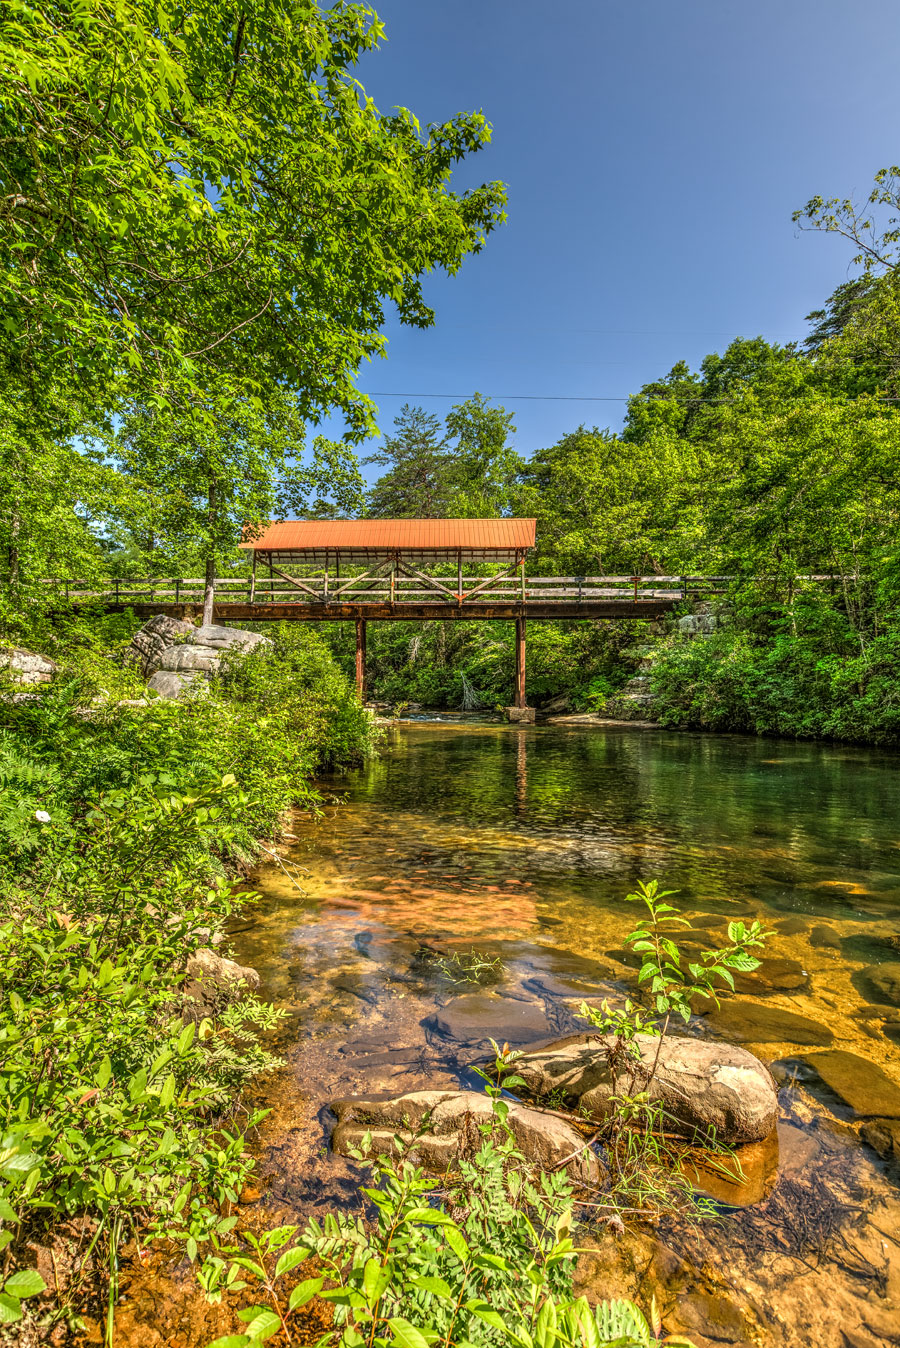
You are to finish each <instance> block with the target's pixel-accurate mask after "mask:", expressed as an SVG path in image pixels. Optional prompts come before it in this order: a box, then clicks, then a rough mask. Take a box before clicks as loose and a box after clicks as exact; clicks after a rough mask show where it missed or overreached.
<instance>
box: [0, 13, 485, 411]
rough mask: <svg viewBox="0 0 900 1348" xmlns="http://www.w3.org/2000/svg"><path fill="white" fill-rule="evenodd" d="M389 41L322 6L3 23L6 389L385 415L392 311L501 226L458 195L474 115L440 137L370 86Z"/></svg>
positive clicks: (404, 310)
mask: <svg viewBox="0 0 900 1348" xmlns="http://www.w3.org/2000/svg"><path fill="white" fill-rule="evenodd" d="M381 35H382V27H381V24H380V23H379V21H378V19H377V17H376V16H375V14H374V12H373V11H372V10H371V9H370V8H369V7H368V6H366V5H362V4H354V3H346V2H345V0H338V3H336V4H333V5H329V6H326V7H320V6H319V4H317V3H316V0H250V2H249V3H248V4H244V5H242V6H241V7H240V8H238V9H235V8H234V7H229V6H228V5H225V4H223V3H222V0H191V3H190V4H189V5H188V6H187V7H186V8H185V7H181V8H176V9H174V10H173V9H171V8H168V7H166V6H164V5H162V4H160V3H158V0H79V3H77V4H75V3H71V0H50V3H47V4H45V5H41V6H39V7H32V6H30V5H27V4H25V3H17V4H15V5H9V6H7V7H6V8H5V11H4V19H3V22H2V24H0V78H2V82H3V98H2V100H0V137H2V143H3V155H2V162H0V268H2V272H0V274H2V285H3V290H4V299H5V303H4V312H3V322H2V324H0V381H2V386H8V385H9V384H10V382H12V383H13V384H14V385H15V386H17V387H19V386H21V387H26V388H30V389H33V390H34V392H35V394H36V395H37V397H38V398H40V397H41V396H42V394H43V392H44V391H45V390H46V389H47V388H48V387H49V386H50V385H51V384H52V383H56V384H60V385H67V384H71V383H75V384H76V385H78V386H80V387H82V388H83V389H86V390H87V391H88V392H89V394H90V396H91V397H92V398H99V399H100V400H101V402H102V404H103V405H104V406H110V405H114V404H115V402H116V398H117V396H124V395H132V396H139V397H140V398H141V400H142V401H144V402H145V403H147V404H148V405H156V406H162V405H167V404H176V405H182V404H183V403H184V402H185V400H188V401H191V400H199V402H200V403H201V404H203V402H204V399H206V398H207V397H208V392H209V385H210V383H211V382H214V383H215V384H216V387H217V388H222V387H225V386H227V389H228V395H229V397H230V398H232V399H233V398H237V397H242V396H243V397H255V398H262V397H263V396H270V395H271V393H272V392H273V390H275V389H287V390H289V391H291V392H293V393H294V394H295V396H296V398H297V403H298V410H299V412H300V414H301V415H302V416H304V417H311V418H315V417H316V416H317V415H318V414H320V413H322V412H324V411H327V410H330V409H332V408H336V407H337V408H340V409H342V411H343V412H344V414H345V416H346V418H347V421H348V425H349V427H350V430H351V432H352V433H356V434H361V433H362V432H364V431H365V430H366V429H368V428H369V426H370V424H371V418H370V408H369V404H368V400H367V399H366V398H365V397H364V396H363V395H362V394H360V393H359V391H358V390H357V389H356V387H355V375H356V372H357V370H358V368H359V366H360V363H361V362H362V361H363V360H365V359H370V358H372V357H374V356H376V355H378V354H379V353H381V352H382V350H383V348H384V338H383V336H382V333H381V327H382V324H383V322H384V317H385V306H386V305H387V304H388V303H390V304H393V305H394V306H396V309H397V311H398V313H399V316H400V319H401V321H403V322H404V323H410V324H415V325H419V326H426V325H428V324H429V323H431V321H432V319H433V314H432V311H431V310H430V308H429V307H428V305H427V304H426V302H425V299H424V297H423V293H422V278H423V276H424V275H425V274H426V273H428V272H429V271H431V270H432V269H433V268H435V267H441V268H443V269H444V270H446V271H448V272H455V271H456V270H457V268H458V267H459V266H460V264H461V262H462V260H463V259H464V258H465V256H466V255H467V254H468V253H470V252H473V251H477V250H478V249H479V248H480V247H481V245H482V244H483V242H484V240H485V237H486V235H487V234H488V233H489V232H490V230H491V229H493V228H494V226H495V225H497V224H498V223H499V222H500V220H501V219H502V218H503V200H504V194H503V190H502V188H501V186H500V185H499V184H497V183H488V184H485V185H484V186H482V187H479V188H475V189H473V190H471V191H466V192H463V193H457V192H454V191H453V190H452V189H451V187H450V177H451V173H452V169H453V166H454V164H456V163H457V162H458V161H459V160H460V159H462V158H463V157H464V156H465V155H467V154H469V153H472V152H474V151H477V150H479V149H480V148H481V147H482V146H483V145H484V144H485V143H486V142H487V140H488V138H489V128H488V124H487V122H486V121H485V118H484V117H483V115H482V114H481V113H467V114H461V115H459V116H457V117H453V118H451V119H450V120H449V121H446V122H443V123H440V124H438V125H434V126H430V127H428V128H427V129H426V130H425V131H423V130H422V128H421V127H420V126H419V123H418V122H417V120H416V118H415V117H414V116H413V115H412V113H410V112H408V111H406V110H405V109H398V110H396V111H394V112H393V113H391V114H390V115H383V114H381V113H379V111H378V110H377V109H376V108H375V106H374V104H373V103H372V102H371V100H370V99H368V98H367V97H366V96H365V94H364V92H363V91H362V89H361V87H360V85H359V84H358V82H357V81H356V79H355V78H354V74H353V71H354V67H355V66H356V64H357V62H358V60H359V58H360V56H361V55H362V54H363V53H365V52H368V51H370V50H371V49H372V48H373V47H375V46H376V45H377V43H378V41H379V38H380V37H381Z"/></svg>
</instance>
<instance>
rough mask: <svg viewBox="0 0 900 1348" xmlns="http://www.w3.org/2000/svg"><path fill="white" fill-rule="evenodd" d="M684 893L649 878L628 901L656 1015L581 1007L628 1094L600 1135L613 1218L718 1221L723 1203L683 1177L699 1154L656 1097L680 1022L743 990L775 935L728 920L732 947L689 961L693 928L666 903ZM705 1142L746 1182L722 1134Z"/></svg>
mask: <svg viewBox="0 0 900 1348" xmlns="http://www.w3.org/2000/svg"><path fill="white" fill-rule="evenodd" d="M675 893H677V891H675V890H661V889H660V888H659V884H658V882H657V881H656V880H650V881H648V882H647V883H646V884H645V883H644V882H643V881H640V882H639V883H638V888H637V893H634V894H628V895H626V900H627V902H629V903H642V904H643V905H644V908H645V909H646V913H645V916H644V917H642V918H641V920H640V921H639V922H638V924H637V926H636V927H635V928H634V930H633V931H631V932H630V933H629V935H628V936H626V938H625V943H626V945H629V946H631V948H632V949H633V950H634V951H635V953H636V954H639V955H640V957H641V968H640V973H639V974H638V983H639V985H640V987H641V988H642V989H643V991H644V993H645V995H646V997H647V1000H648V1001H649V1003H650V1005H649V1007H648V1006H645V1005H638V1004H636V1003H634V1002H632V1001H630V1000H629V999H627V998H626V1000H625V1001H624V1003H623V1004H622V1006H620V1007H615V1006H611V1005H610V1004H609V1002H608V1001H603V1002H601V1004H600V1006H599V1007H593V1006H589V1005H588V1004H587V1003H586V1002H583V1003H582V1005H581V1015H582V1017H583V1018H584V1019H585V1020H586V1021H587V1022H588V1023H589V1024H590V1025H591V1026H593V1027H594V1028H595V1029H597V1030H599V1031H600V1033H601V1035H602V1036H603V1039H602V1040H601V1045H602V1049H603V1052H604V1053H605V1054H606V1057H607V1061H608V1064H609V1069H610V1072H611V1073H612V1074H613V1076H614V1078H615V1080H616V1081H621V1080H622V1079H623V1078H624V1080H625V1088H624V1089H621V1088H620V1089H619V1090H618V1091H617V1093H616V1094H614V1095H613V1096H611V1098H610V1100H609V1102H608V1104H609V1114H608V1117H607V1119H606V1121H605V1122H604V1123H603V1125H602V1126H601V1128H600V1129H599V1130H598V1132H597V1134H596V1136H597V1137H599V1138H602V1140H603V1145H604V1147H605V1151H606V1156H607V1160H608V1162H609V1170H610V1192H609V1198H608V1204H603V1205H600V1206H601V1207H607V1206H608V1208H609V1211H610V1213H611V1215H614V1216H617V1215H619V1214H624V1213H630V1214H635V1215H641V1216H646V1217H653V1218H659V1217H661V1216H664V1215H668V1214H671V1213H679V1214H680V1215H683V1216H689V1217H692V1218H704V1217H706V1218H708V1217H711V1216H714V1215H715V1213H716V1208H715V1205H714V1204H712V1203H711V1202H710V1201H708V1200H707V1199H705V1198H704V1197H703V1196H702V1195H699V1194H696V1193H695V1192H694V1191H693V1189H692V1187H691V1185H690V1183H689V1181H688V1179H687V1177H686V1175H685V1173H684V1168H685V1165H686V1163H687V1162H688V1161H689V1159H690V1155H691V1151H692V1149H691V1147H689V1146H688V1145H686V1144H685V1143H684V1142H682V1141H679V1140H678V1139H677V1138H675V1137H673V1135H672V1134H673V1131H677V1130H674V1129H673V1125H674V1124H675V1123H676V1121H675V1120H674V1119H672V1118H671V1117H670V1116H669V1115H668V1114H667V1112H666V1110H665V1109H664V1108H663V1106H662V1105H661V1104H660V1102H659V1101H658V1100H656V1099H654V1081H655V1078H656V1076H657V1072H658V1070H659V1062H660V1052H661V1049H662V1044H663V1039H664V1037H665V1035H666V1034H667V1032H668V1030H669V1027H670V1024H671V1021H672V1018H673V1016H676V1017H678V1018H679V1019H680V1020H681V1021H682V1022H683V1023H684V1024H687V1023H688V1021H689V1020H690V1018H691V1014H692V1012H691V1007H692V1004H694V1003H695V1002H696V1001H697V999H698V998H701V997H702V998H708V999H711V1000H712V1001H713V1002H714V1003H715V1004H716V1005H717V1006H718V1005H719V997H720V995H721V993H722V991H723V985H724V986H725V987H726V988H727V989H729V990H731V991H733V990H734V975H735V973H749V972H752V971H753V970H754V969H756V968H758V967H759V960H758V959H757V958H756V953H755V952H757V951H761V950H762V949H763V947H764V945H765V941H766V939H767V937H768V936H769V935H771V933H770V932H768V931H766V930H765V929H764V928H763V927H762V924H761V923H759V922H757V921H754V922H752V923H750V924H749V926H748V925H747V924H745V923H744V922H729V923H728V927H727V935H728V944H727V945H726V946H723V947H713V948H710V949H706V950H702V951H700V952H699V954H698V955H697V956H696V958H689V957H688V956H687V955H686V954H685V953H684V951H683V950H682V949H681V948H680V947H679V945H678V941H677V939H676V937H677V935H678V934H679V933H685V932H691V931H693V930H694V928H693V927H692V925H691V922H690V919H689V918H687V917H685V916H684V915H683V913H682V912H681V910H680V909H678V908H676V907H675V906H674V905H672V904H670V903H667V902H666V900H667V899H670V898H672V897H673V896H674V894H675ZM648 1038H650V1039H655V1040H656V1041H657V1043H656V1050H655V1053H653V1056H652V1059H651V1061H650V1063H649V1066H648V1064H647V1062H646V1059H645V1055H644V1054H643V1053H642V1051H641V1045H640V1039H644V1041H645V1042H646V1040H647V1039H648ZM696 1141H697V1142H701V1143H702V1145H703V1146H704V1147H705V1148H707V1149H708V1150H709V1151H710V1152H712V1153H713V1156H714V1157H715V1156H716V1154H718V1156H719V1157H720V1158H721V1157H725V1158H727V1160H728V1162H730V1164H731V1165H732V1166H733V1167H734V1170H733V1171H732V1176H733V1178H734V1179H736V1180H739V1179H741V1178H742V1175H741V1173H740V1163H739V1162H738V1160H737V1158H736V1157H735V1155H734V1152H733V1150H731V1149H730V1148H728V1147H727V1146H725V1145H724V1144H723V1143H721V1142H720V1141H719V1140H718V1139H717V1138H716V1137H715V1135H714V1134H712V1133H710V1134H707V1135H705V1136H704V1137H702V1138H697V1139H696ZM716 1164H717V1165H719V1166H721V1165H722V1164H723V1162H722V1160H721V1159H720V1160H718V1161H717V1162H716ZM723 1173H727V1171H726V1172H723Z"/></svg>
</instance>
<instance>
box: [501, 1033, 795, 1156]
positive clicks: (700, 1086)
mask: <svg viewBox="0 0 900 1348" xmlns="http://www.w3.org/2000/svg"><path fill="white" fill-rule="evenodd" d="M634 1045H635V1049H636V1051H637V1053H638V1055H639V1056H638V1057H637V1058H630V1057H627V1056H626V1055H624V1054H623V1053H616V1052H615V1047H614V1046H615V1041H614V1040H613V1039H612V1037H610V1036H604V1035H590V1034H584V1035H571V1036H569V1037H568V1038H566V1039H561V1040H558V1041H557V1042H556V1043H554V1044H550V1045H548V1046H547V1047H545V1048H541V1049H537V1050H536V1051H533V1052H530V1053H525V1054H524V1055H523V1056H522V1057H521V1058H519V1059H518V1060H517V1062H516V1072H517V1073H518V1074H519V1076H521V1077H522V1078H523V1079H524V1081H525V1083H526V1086H527V1088H528V1090H529V1091H530V1092H531V1094H533V1095H534V1096H535V1097H536V1098H537V1099H540V1098H542V1097H546V1096H551V1095H552V1096H553V1097H554V1099H557V1100H558V1099H563V1100H565V1101H566V1103H567V1104H568V1105H569V1106H570V1107H572V1108H573V1109H579V1110H581V1111H582V1112H584V1113H586V1114H587V1115H588V1116H589V1117H590V1118H592V1119H594V1120H596V1121H597V1122H602V1120H603V1119H605V1118H607V1117H608V1116H609V1114H610V1113H611V1110H612V1106H611V1104H610V1097H611V1096H613V1095H636V1094H637V1093H638V1092H641V1091H645V1090H648V1091H649V1095H650V1099H651V1100H652V1101H654V1102H656V1103H658V1104H659V1105H661V1106H662V1108H663V1109H664V1110H665V1113H666V1116H667V1117H666V1127H667V1128H669V1129H671V1130H673V1131H678V1132H679V1133H681V1134H682V1135H683V1136H685V1137H687V1138H690V1139H691V1140H696V1141H698V1142H701V1141H703V1140H705V1139H709V1138H712V1137H714V1138H715V1139H716V1140H717V1141H719V1142H723V1143H725V1144H727V1145H729V1146H740V1145H741V1144H743V1143H745V1142H759V1141H761V1140H762V1139H763V1138H765V1137H768V1135H769V1134H770V1133H771V1131H772V1129H773V1128H774V1127H775V1123H776V1119H777V1115H778V1101H777V1096H776V1092H775V1082H774V1079H773V1077H772V1075H771V1073H770V1072H769V1070H768V1068H767V1067H765V1066H764V1065H763V1064H762V1063H761V1062H760V1061H759V1059H758V1058H754V1056H753V1055H752V1053H748V1052H747V1050H746V1049H742V1048H734V1047H732V1046H731V1045H729V1044H717V1043H714V1042H711V1041H709V1040H704V1039H687V1038H682V1037H676V1036H674V1035H667V1036H665V1037H664V1038H663V1039H662V1041H660V1040H659V1039H657V1038H656V1037H655V1036H653V1035H646V1034H639V1035H638V1036H637V1037H636V1039H635V1041H634ZM657 1052H658V1054H659V1057H658V1059H657Z"/></svg>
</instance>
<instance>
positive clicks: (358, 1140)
mask: <svg viewBox="0 0 900 1348" xmlns="http://www.w3.org/2000/svg"><path fill="white" fill-rule="evenodd" d="M331 1108H332V1110H333V1111H334V1113H335V1114H336V1115H337V1117H338V1124H337V1127H336V1128H335V1130H334V1133H333V1134H332V1138H331V1145H332V1149H333V1150H334V1151H336V1152H337V1153H338V1154H339V1155H341V1156H347V1155H349V1153H350V1152H351V1151H354V1150H358V1149H359V1148H360V1146H361V1145H362V1141H363V1138H364V1136H365V1134H366V1133H367V1132H368V1133H370V1134H371V1138H372V1149H373V1151H375V1152H376V1153H377V1152H379V1151H388V1152H396V1151H397V1150H398V1149H399V1148H398V1145H397V1141H398V1139H399V1142H400V1144H401V1147H406V1146H408V1145H409V1144H410V1143H413V1144H414V1148H413V1150H414V1154H415V1157H416V1158H417V1160H418V1162H419V1164H420V1165H424V1166H425V1167H426V1168H427V1169H429V1170H439V1171H441V1170H446V1169H447V1168H448V1166H450V1165H451V1164H452V1163H453V1162H454V1161H455V1160H457V1159H458V1157H459V1155H460V1153H461V1152H463V1153H465V1151H466V1150H470V1151H471V1150H473V1149H474V1150H477V1149H478V1147H479V1146H480V1145H481V1138H482V1135H481V1132H480V1129H479V1125H481V1124H485V1123H490V1121H491V1119H492V1117H493V1108H492V1104H491V1100H490V1098H489V1097H488V1096H486V1095H481V1094H479V1092H477V1091H411V1092H410V1093H409V1094H407V1095H400V1096H397V1097H396V1098H395V1099H393V1100H366V1099H348V1100H335V1101H333V1102H332V1105H331ZM506 1121H507V1123H508V1125H509V1127H510V1129H511V1130H512V1134H513V1136H514V1138H515V1140H516V1145H517V1146H518V1147H519V1149H520V1150H521V1151H522V1152H523V1154H524V1155H525V1156H526V1157H527V1158H528V1159H529V1160H530V1161H533V1162H534V1164H535V1165H539V1166H541V1167H542V1168H543V1169H545V1170H553V1169H556V1168H557V1167H558V1168H559V1169H565V1170H566V1172H567V1173H568V1175H569V1177H570V1179H572V1180H574V1181H575V1182H576V1183H579V1184H596V1183H598V1182H599V1180H600V1173H601V1172H600V1164H599V1162H598V1160H597V1158H596V1156H595V1155H594V1154H593V1152H591V1151H589V1150H587V1148H586V1139H585V1138H583V1137H582V1136H581V1134H580V1133H578V1132H576V1130H575V1129H574V1128H573V1127H572V1126H571V1124H569V1123H566V1121H565V1120H564V1119H559V1118H557V1117H556V1116H555V1115H553V1114H544V1113H542V1112H541V1111H540V1110H537V1109H529V1108H528V1107H527V1106H526V1105H520V1104H516V1103H514V1102H510V1105H509V1113H508V1115H507V1120H506ZM563 1163H565V1164H563Z"/></svg>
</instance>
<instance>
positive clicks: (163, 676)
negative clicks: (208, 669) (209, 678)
mask: <svg viewBox="0 0 900 1348" xmlns="http://www.w3.org/2000/svg"><path fill="white" fill-rule="evenodd" d="M198 686H199V687H203V686H204V679H203V675H202V674H200V673H194V674H191V673H188V674H175V673H173V672H172V671H171V670H169V669H158V670H157V671H156V673H155V674H151V676H150V678H149V679H148V680H147V687H148V688H149V689H150V691H151V692H152V693H158V694H159V696H160V697H168V698H179V697H181V696H182V694H183V693H185V692H189V691H190V690H191V689H197V688H198Z"/></svg>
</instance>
